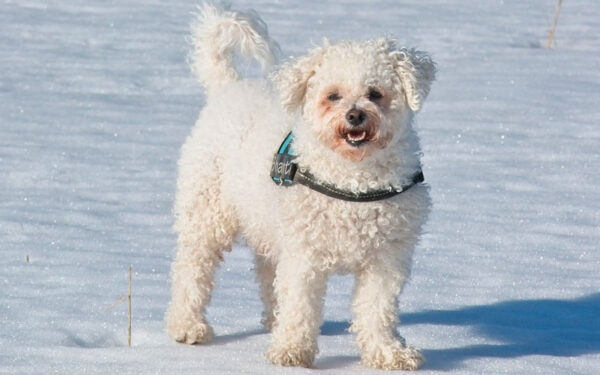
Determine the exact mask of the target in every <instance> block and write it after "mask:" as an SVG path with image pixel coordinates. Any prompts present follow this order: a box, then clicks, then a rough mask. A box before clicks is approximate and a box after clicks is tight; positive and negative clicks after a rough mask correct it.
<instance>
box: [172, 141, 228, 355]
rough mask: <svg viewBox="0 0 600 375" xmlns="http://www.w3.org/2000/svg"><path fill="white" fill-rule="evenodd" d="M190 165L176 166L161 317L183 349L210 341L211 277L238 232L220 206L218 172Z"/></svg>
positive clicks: (225, 206)
mask: <svg viewBox="0 0 600 375" xmlns="http://www.w3.org/2000/svg"><path fill="white" fill-rule="evenodd" d="M187 154H189V153H187ZM183 155H184V156H185V155H186V153H185V152H184V153H183ZM194 165H197V164H195V163H186V160H185V159H183V160H182V161H181V162H180V168H181V169H180V179H179V186H178V193H177V200H176V205H175V214H176V222H175V230H176V231H177V232H178V251H177V255H176V257H175V261H174V262H173V265H172V269H171V277H172V300H171V303H170V305H169V309H168V312H167V316H166V325H167V332H168V334H169V336H170V337H171V338H172V339H174V340H175V341H178V342H184V343H187V344H194V343H205V342H207V341H209V340H210V339H211V338H212V329H211V327H210V326H209V325H208V323H207V322H206V319H205V311H206V305H207V304H208V302H209V301H210V296H211V292H212V289H213V285H214V280H213V278H214V271H215V268H216V267H217V265H218V264H219V262H220V261H221V260H222V252H223V251H224V250H229V249H230V248H231V245H232V243H233V240H234V238H235V235H236V232H237V219H236V217H235V215H234V211H233V209H232V208H231V207H229V206H228V205H226V204H225V203H224V202H223V201H222V197H221V194H220V181H219V173H218V166H217V165H216V163H215V165H214V166H212V167H210V166H209V168H206V166H205V167H203V168H204V169H208V171H207V170H204V171H202V173H199V172H198V171H196V170H194V168H193V167H194ZM192 172H193V173H192Z"/></svg>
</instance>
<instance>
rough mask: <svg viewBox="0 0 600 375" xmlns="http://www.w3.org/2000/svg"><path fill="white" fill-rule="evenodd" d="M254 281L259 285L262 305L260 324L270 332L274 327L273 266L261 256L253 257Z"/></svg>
mask: <svg viewBox="0 0 600 375" xmlns="http://www.w3.org/2000/svg"><path fill="white" fill-rule="evenodd" d="M254 263H255V270H256V280H257V281H258V283H259V285H260V292H261V298H262V301H263V304H264V311H263V314H262V320H261V323H262V324H263V326H264V327H265V328H266V329H267V330H269V331H270V330H272V329H273V327H274V325H275V314H274V311H275V305H276V298H275V289H274V286H273V282H274V281H275V265H274V264H273V262H272V261H271V260H270V259H268V258H267V257H265V256H263V255H258V254H257V255H256V256H255V262H254Z"/></svg>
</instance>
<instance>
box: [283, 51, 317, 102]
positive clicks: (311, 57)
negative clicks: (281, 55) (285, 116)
mask: <svg viewBox="0 0 600 375" xmlns="http://www.w3.org/2000/svg"><path fill="white" fill-rule="evenodd" d="M323 53H324V48H323V47H317V48H315V49H313V50H312V51H311V52H310V53H309V54H308V55H307V56H305V57H302V58H299V59H298V60H296V61H292V62H289V63H287V64H285V65H283V66H282V67H281V68H280V69H279V70H278V71H277V72H276V73H275V74H274V76H273V82H275V85H276V86H277V88H278V89H279V93H280V95H281V102H282V104H283V106H284V107H285V109H287V110H288V111H290V112H295V111H297V110H299V109H300V108H302V106H303V105H304V96H305V95H306V88H307V85H308V80H309V79H310V77H312V76H313V75H314V74H315V68H316V67H317V65H319V64H320V62H321V60H322V58H323Z"/></svg>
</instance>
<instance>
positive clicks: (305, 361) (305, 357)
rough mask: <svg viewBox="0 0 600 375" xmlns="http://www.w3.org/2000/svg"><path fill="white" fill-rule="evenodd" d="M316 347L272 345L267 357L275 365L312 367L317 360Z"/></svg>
mask: <svg viewBox="0 0 600 375" xmlns="http://www.w3.org/2000/svg"><path fill="white" fill-rule="evenodd" d="M316 352H317V350H316V348H312V347H303V346H294V347H289V348H284V347H278V346H271V347H270V348H269V350H268V351H267V355H266V356H267V358H268V359H269V361H271V362H272V363H273V364H275V365H279V366H295V367H310V366H312V364H313V361H314V360H315V355H316Z"/></svg>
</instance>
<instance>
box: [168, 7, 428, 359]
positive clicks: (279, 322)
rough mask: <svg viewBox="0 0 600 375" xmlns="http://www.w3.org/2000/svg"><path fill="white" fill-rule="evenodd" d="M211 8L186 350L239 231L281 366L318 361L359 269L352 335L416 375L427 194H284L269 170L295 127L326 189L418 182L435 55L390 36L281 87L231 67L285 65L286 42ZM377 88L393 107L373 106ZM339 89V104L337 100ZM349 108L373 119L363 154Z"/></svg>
mask: <svg viewBox="0 0 600 375" xmlns="http://www.w3.org/2000/svg"><path fill="white" fill-rule="evenodd" d="M202 11H203V13H202V14H201V15H200V17H199V20H198V23H197V24H196V25H195V29H194V35H195V37H194V46H195V50H194V51H195V52H194V56H193V61H192V65H193V70H194V72H195V73H196V74H197V75H198V77H199V78H200V80H201V81H202V82H203V83H204V84H205V85H206V87H207V88H208V89H209V92H208V96H207V104H206V107H205V108H204V109H203V111H202V112H201V114H200V117H199V119H198V122H197V123H196V126H195V127H194V129H193V131H192V134H191V135H190V136H189V138H188V139H187V141H186V142H185V144H184V146H183V148H182V152H181V158H180V161H179V178H178V181H177V190H178V191H177V197H176V203H175V215H176V223H175V230H176V231H177V233H178V247H179V250H178V252H177V256H176V258H175V261H174V262H173V266H172V278H173V281H172V288H173V291H172V293H173V296H172V301H171V303H170V306H169V310H168V313H167V318H166V320H167V331H168V333H169V335H170V336H171V337H172V338H173V339H174V340H176V341H179V342H185V343H188V344H192V343H205V342H207V341H209V340H210V338H211V337H212V330H211V328H210V326H209V325H208V323H207V321H206V319H205V309H206V306H207V304H208V302H209V300H210V294H211V290H212V287H213V274H214V270H215V268H216V267H217V265H218V264H219V262H220V261H221V260H222V252H223V251H224V250H229V249H230V247H231V245H232V243H233V241H234V239H235V238H236V236H237V235H238V234H241V235H242V236H243V237H244V238H245V239H246V241H247V242H248V243H249V244H250V245H251V246H252V247H253V248H254V249H255V250H256V254H257V255H256V267H255V269H256V271H257V280H258V281H259V283H260V285H261V291H262V299H263V301H264V303H265V312H264V315H263V323H264V324H265V326H266V327H267V328H268V329H271V328H272V331H273V339H272V343H271V346H270V348H269V350H268V352H267V357H268V358H269V359H270V360H271V361H272V362H273V363H275V364H280V365H286V366H305V367H308V366H310V365H311V364H312V362H313V360H314V358H315V355H316V354H317V352H318V348H317V336H318V333H319V327H320V324H321V320H322V317H321V315H322V312H321V310H322V306H323V299H324V294H325V289H326V281H327V276H328V275H329V274H331V273H348V272H351V273H353V274H354V275H356V284H355V288H354V300H353V305H352V310H353V313H354V319H353V323H352V330H353V331H354V332H356V333H357V343H358V345H359V347H360V349H361V353H362V362H363V363H364V364H366V365H368V366H372V367H377V368H383V369H406V370H413V369H416V368H418V367H419V366H420V365H421V363H422V362H423V357H422V356H421V354H420V353H419V352H418V351H417V350H415V349H413V348H411V347H407V346H406V345H405V344H404V341H403V339H402V338H401V337H400V336H399V335H398V333H397V332H396V325H397V323H398V306H397V298H398V295H399V294H400V292H401V290H402V287H403V285H404V283H405V281H406V279H407V277H408V276H409V273H410V265H411V257H412V252H413V249H414V246H415V244H416V242H417V240H418V237H419V234H420V231H421V227H422V225H423V223H424V222H425V220H426V217H427V214H428V211H429V206H430V200H429V195H428V188H427V186H426V185H424V184H420V185H417V186H415V187H413V188H411V189H410V190H408V191H407V192H405V193H403V194H401V195H398V196H396V197H394V198H391V199H387V200H383V201H376V202H370V203H352V202H346V201H341V200H336V199H333V198H330V197H327V196H324V195H321V194H320V193H317V192H315V191H312V190H310V189H308V188H306V187H304V186H292V187H289V188H284V187H279V186H276V185H275V184H273V182H272V181H271V179H270V177H269V171H270V168H271V161H272V156H273V153H274V151H275V150H276V148H277V147H278V146H279V144H280V142H281V141H282V139H283V138H284V137H285V135H286V134H287V132H289V131H290V129H291V130H293V131H294V133H295V135H296V139H295V141H294V146H293V147H294V150H295V152H296V153H297V154H299V157H298V162H299V164H300V165H301V166H309V167H310V169H311V171H312V173H313V174H314V175H315V176H316V177H317V178H318V179H320V180H322V181H324V182H329V183H334V184H336V185H337V186H339V187H341V188H344V189H347V190H350V191H354V192H359V191H367V190H369V189H376V188H381V187H383V186H389V185H390V184H393V185H397V186H400V185H404V184H406V183H407V182H408V181H409V179H410V176H411V175H412V174H413V173H414V172H415V171H416V170H418V169H419V168H420V146H419V142H418V137H417V134H416V132H415V131H414V129H413V126H412V118H413V114H414V112H415V111H417V110H418V109H420V107H421V105H422V102H423V100H424V99H425V98H426V96H427V94H428V92H429V87H430V84H431V81H432V80H433V79H434V75H435V67H434V65H433V63H432V61H431V59H430V58H429V57H428V56H427V55H426V54H424V53H422V52H418V51H415V50H408V49H398V48H396V47H395V45H394V43H393V42H392V41H390V40H388V39H377V40H371V41H365V42H357V41H348V42H342V43H339V44H329V43H325V44H324V45H323V46H320V47H317V48H315V49H314V50H313V51H310V52H309V53H308V55H307V56H306V57H303V58H300V59H298V60H296V61H293V62H290V63H288V64H286V65H284V66H283V67H281V68H280V70H279V71H278V72H277V73H276V74H275V75H274V76H273V81H274V82H275V87H276V88H275V89H274V88H273V87H272V86H271V84H270V83H269V82H254V81H249V80H239V79H238V75H237V73H236V72H235V69H234V68H233V65H232V60H231V54H232V53H233V50H234V47H236V48H240V49H241V51H242V53H243V54H245V55H247V56H248V57H252V58H255V59H257V60H258V61H260V62H263V63H269V62H272V61H274V54H273V50H274V48H275V47H274V46H276V44H275V43H274V42H272V41H270V40H269V37H268V35H267V33H266V27H265V26H264V23H262V21H261V20H260V19H259V18H258V16H257V15H256V14H255V13H241V12H233V11H229V10H227V9H223V8H218V7H214V6H212V5H205V6H203V8H202ZM372 90H378V93H379V94H381V96H382V98H380V99H378V98H377V97H376V96H373V97H371V96H369V95H371V94H369V93H370V92H371V91H372ZM332 91H335V92H336V95H338V97H339V99H335V100H330V99H327V98H328V97H331V92H332ZM328 95H329V96H328ZM349 108H358V109H360V110H364V113H365V114H366V119H367V120H366V122H365V124H364V125H360V126H361V127H359V129H365V130H364V131H365V134H367V136H365V137H367V140H368V142H365V143H364V144H363V145H360V147H358V146H352V145H350V143H348V142H347V138H344V137H346V136H347V133H348V132H349V131H355V130H353V129H355V128H350V127H349V125H348V124H347V123H346V122H345V120H344V114H345V113H347V111H348V109H349Z"/></svg>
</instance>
